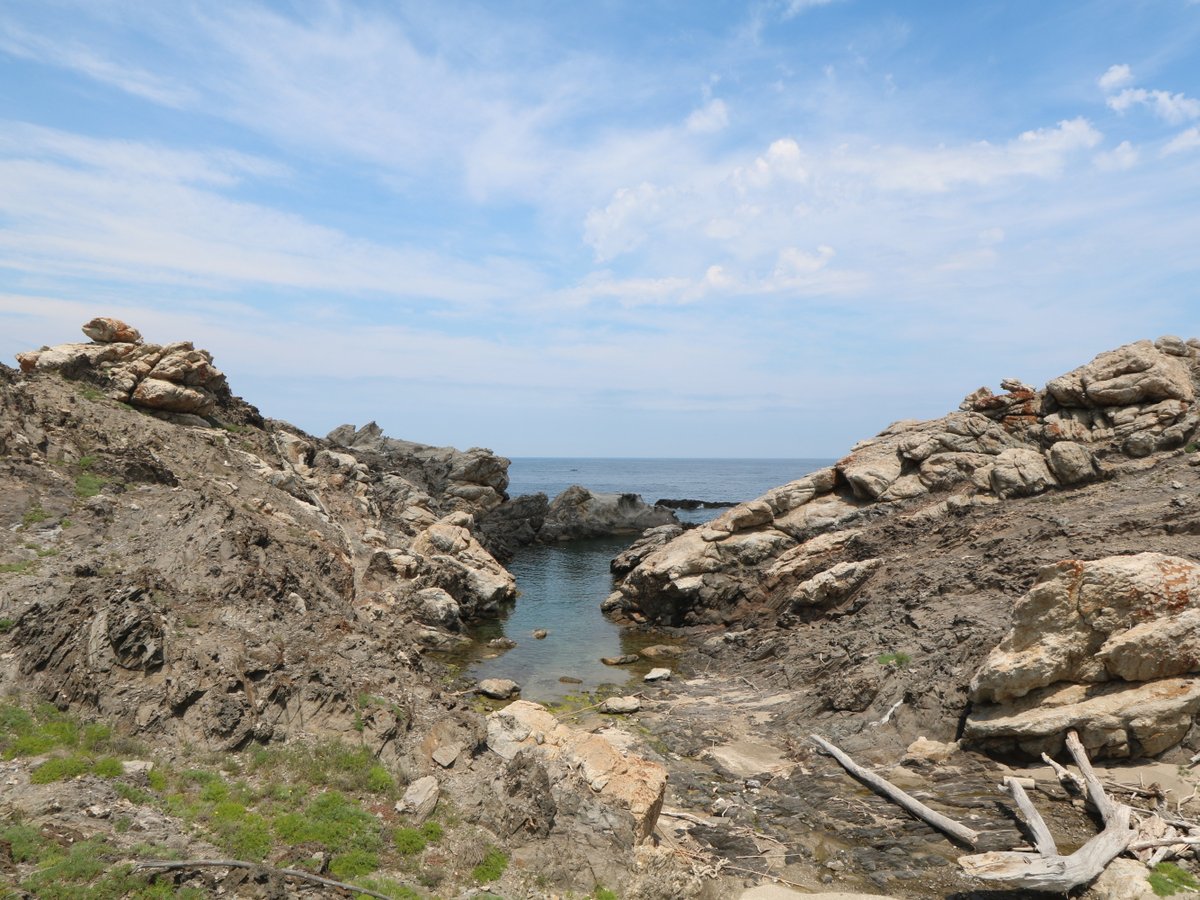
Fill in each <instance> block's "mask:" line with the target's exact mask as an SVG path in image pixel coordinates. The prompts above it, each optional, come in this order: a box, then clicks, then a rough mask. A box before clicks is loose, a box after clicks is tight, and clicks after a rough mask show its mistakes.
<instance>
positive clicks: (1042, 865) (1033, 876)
mask: <svg viewBox="0 0 1200 900" xmlns="http://www.w3.org/2000/svg"><path fill="white" fill-rule="evenodd" d="M1129 816H1130V809H1129V807H1128V806H1124V805H1120V806H1118V807H1117V808H1116V809H1115V810H1114V811H1113V813H1112V818H1111V820H1110V821H1109V823H1108V825H1107V826H1106V827H1105V829H1104V830H1103V831H1102V832H1100V833H1099V834H1098V835H1096V836H1095V837H1094V838H1092V839H1091V840H1090V841H1088V842H1087V843H1086V844H1084V845H1083V846H1082V847H1080V848H1079V849H1078V850H1076V851H1075V852H1074V853H1072V854H1071V855H1070V856H1040V855H1038V854H1036V853H1018V852H1013V851H1007V852H996V853H979V854H976V855H973V856H963V857H960V858H959V860H958V864H959V865H960V866H961V867H962V869H963V871H964V872H965V873H966V874H968V875H973V876H974V877H976V878H981V879H983V880H985V881H1002V882H1004V884H1005V886H1006V887H1007V886H1012V887H1018V888H1023V889H1025V890H1030V891H1049V892H1054V893H1066V892H1067V891H1069V890H1071V889H1072V888H1073V887H1076V886H1077V885H1080V884H1087V883H1088V882H1090V881H1092V880H1093V879H1095V878H1096V877H1097V876H1099V875H1100V873H1101V872H1103V871H1104V868H1105V867H1106V866H1107V865H1108V864H1109V863H1110V862H1112V861H1113V860H1114V859H1116V858H1117V857H1118V856H1120V855H1121V854H1122V853H1123V852H1124V851H1125V849H1126V848H1127V847H1128V846H1129V844H1130V842H1131V841H1132V840H1133V838H1134V832H1133V830H1132V829H1131V828H1130V827H1129Z"/></svg>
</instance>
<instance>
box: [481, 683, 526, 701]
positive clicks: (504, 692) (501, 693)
mask: <svg viewBox="0 0 1200 900" xmlns="http://www.w3.org/2000/svg"><path fill="white" fill-rule="evenodd" d="M475 690H476V691H477V692H478V693H480V694H483V695H484V696H485V697H491V698H492V699H493V700H507V699H508V698H509V697H512V696H513V695H514V694H518V693H520V691H521V686H520V685H519V684H517V683H516V682H515V681H512V680H510V679H508V678H485V679H483V681H481V682H479V684H478V685H477V686H476V688H475Z"/></svg>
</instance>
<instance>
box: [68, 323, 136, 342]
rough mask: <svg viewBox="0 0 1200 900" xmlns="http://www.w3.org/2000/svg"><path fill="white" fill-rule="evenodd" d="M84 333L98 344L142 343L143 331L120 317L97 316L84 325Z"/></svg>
mask: <svg viewBox="0 0 1200 900" xmlns="http://www.w3.org/2000/svg"><path fill="white" fill-rule="evenodd" d="M83 333H84V334H86V335H87V336H88V337H90V338H91V339H92V340H93V341H95V342H96V343H97V344H140V343H141V341H142V333H141V332H140V331H138V330H137V329H136V328H134V327H133V326H132V325H127V324H125V323H124V322H122V321H121V320H120V319H113V318H109V317H108V316H97V317H96V318H94V319H92V320H91V321H90V322H88V323H87V324H86V325H84V326H83Z"/></svg>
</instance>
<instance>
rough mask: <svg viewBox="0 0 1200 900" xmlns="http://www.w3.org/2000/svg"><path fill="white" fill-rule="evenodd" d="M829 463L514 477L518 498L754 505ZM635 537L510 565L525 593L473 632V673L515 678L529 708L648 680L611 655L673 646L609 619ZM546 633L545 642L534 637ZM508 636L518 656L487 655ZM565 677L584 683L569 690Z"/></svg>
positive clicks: (642, 463) (630, 462)
mask: <svg viewBox="0 0 1200 900" xmlns="http://www.w3.org/2000/svg"><path fill="white" fill-rule="evenodd" d="M830 462H831V461H830V460H825V459H550V458H544V459H533V458H528V457H526V458H517V459H514V460H513V461H512V466H511V468H510V469H509V494H510V495H512V496H514V497H515V496H518V495H519V494H527V493H534V492H536V491H542V492H544V493H546V494H547V495H549V496H550V497H551V498H553V497H554V496H555V495H557V494H559V493H561V492H562V491H563V490H564V489H565V488H567V487H568V486H570V485H572V484H582V485H584V486H585V487H588V488H591V489H593V490H596V491H622V492H625V491H632V492H633V493H637V494H641V495H642V498H643V499H644V500H646V502H648V503H653V502H654V501H655V500H658V499H660V498H663V497H669V498H672V499H694V500H709V501H714V500H722V501H734V502H741V501H743V500H752V499H754V498H755V497H758V496H761V495H762V494H764V493H765V492H766V491H768V490H770V489H771V488H773V487H776V486H778V485H781V484H785V483H786V482H788V481H792V480H794V479H796V478H799V477H800V476H802V475H805V474H807V473H808V472H812V471H814V470H816V469H819V468H821V467H822V466H826V465H829V464H830ZM679 512H680V518H681V519H682V518H684V517H685V516H686V517H687V519H686V520H687V521H692V522H699V521H705V520H707V519H709V518H712V517H713V516H716V515H719V514H720V513H721V510H719V509H716V510H691V511H679ZM632 541H633V538H632V537H629V536H625V537H619V538H599V539H593V540H586V541H573V542H570V543H566V544H555V545H538V546H533V547H527V548H524V549H522V550H521V551H519V552H518V554H517V556H516V558H515V559H513V561H512V562H511V563H509V565H508V569H509V571H511V572H512V573H513V575H514V576H516V579H517V589H518V590H519V591H520V592H521V594H520V597H519V598H518V599H517V602H516V603H515V604H514V605H513V606H512V607H511V608H510V609H508V610H507V611H506V614H505V615H504V617H503V618H501V619H500V620H498V621H491V622H483V623H480V624H479V625H478V626H477V627H476V628H474V629H473V630H472V637H474V638H475V639H476V640H477V641H478V642H479V644H480V646H479V647H477V649H476V650H475V651H474V654H473V659H472V661H471V664H470V672H471V674H472V675H473V676H474V677H476V678H481V679H482V678H511V679H512V680H513V681H516V682H517V683H518V684H520V685H521V689H522V690H521V696H522V697H524V698H525V699H527V700H534V701H541V702H550V701H555V700H560V699H562V697H564V696H565V695H567V694H578V693H579V692H581V691H592V690H595V689H596V688H598V687H600V686H601V685H603V684H605V683H609V684H616V685H624V684H627V683H630V682H631V681H640V678H641V676H642V675H644V674H645V673H646V672H647V671H648V670H649V669H650V668H651V665H650V664H649V663H645V662H643V663H638V664H636V665H634V666H629V667H620V668H615V667H610V666H605V665H604V664H603V663H601V662H600V657H602V656H621V655H623V654H626V653H634V652H637V651H638V650H639V649H641V648H643V647H646V646H648V645H650V644H661V643H671V640H670V639H667V638H665V637H664V636H663V635H662V634H657V635H655V634H649V635H647V634H644V633H640V632H633V631H631V630H627V629H622V628H619V627H618V626H616V625H614V624H613V623H612V622H610V621H609V620H608V619H606V618H605V617H604V616H603V615H602V614H601V612H600V603H601V601H603V600H604V598H605V597H607V596H608V595H609V594H610V593H611V592H612V589H613V585H612V576H611V574H610V572H609V562H610V561H611V560H612V558H613V557H614V556H616V555H617V554H619V553H620V552H621V551H623V550H624V549H626V548H627V547H628V546H629V544H630V543H632ZM538 628H544V629H546V630H547V631H548V632H549V635H548V636H547V637H546V638H545V639H544V640H536V639H535V638H534V637H533V636H532V632H533V631H534V630H535V629H538ZM501 635H504V636H506V637H509V638H511V639H512V640H514V641H516V642H517V646H516V647H514V648H512V649H511V650H506V651H505V650H494V649H492V648H488V647H487V646H486V643H487V641H488V640H490V639H492V638H494V637H499V636H501ZM563 676H567V677H570V678H578V679H580V681H581V682H582V683H581V684H574V683H563V682H561V681H559V679H560V678H561V677H563Z"/></svg>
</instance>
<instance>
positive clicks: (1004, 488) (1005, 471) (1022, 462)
mask: <svg viewBox="0 0 1200 900" xmlns="http://www.w3.org/2000/svg"><path fill="white" fill-rule="evenodd" d="M991 485H992V490H993V491H994V492H995V494H996V496H997V497H1003V498H1008V497H1028V496H1030V495H1032V494H1040V493H1042V492H1043V491H1045V490H1046V489H1047V488H1051V487H1055V486H1057V485H1058V481H1057V480H1056V479H1055V477H1054V476H1053V475H1051V474H1050V469H1049V467H1047V465H1046V458H1045V457H1044V456H1042V454H1041V453H1039V452H1038V451H1037V450H1025V449H1017V448H1011V449H1008V450H1004V451H1002V452H1000V453H999V454H997V456H996V461H995V463H994V465H993V466H992V471H991Z"/></svg>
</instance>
